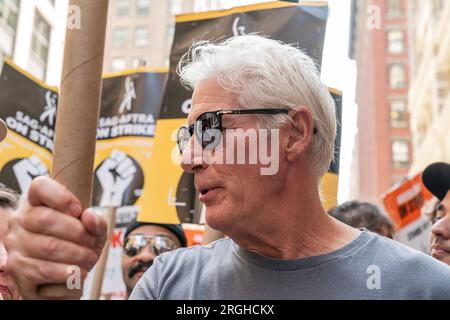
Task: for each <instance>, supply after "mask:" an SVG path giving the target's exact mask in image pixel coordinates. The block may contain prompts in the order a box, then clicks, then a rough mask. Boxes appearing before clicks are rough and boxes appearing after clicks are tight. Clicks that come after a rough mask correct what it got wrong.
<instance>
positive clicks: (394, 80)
mask: <svg viewBox="0 0 450 320" xmlns="http://www.w3.org/2000/svg"><path fill="white" fill-rule="evenodd" d="M389 86H390V88H392V89H402V88H405V87H406V72H405V64H404V63H401V62H396V63H392V64H390V65H389Z"/></svg>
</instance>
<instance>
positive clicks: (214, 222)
mask: <svg viewBox="0 0 450 320" xmlns="http://www.w3.org/2000/svg"><path fill="white" fill-rule="evenodd" d="M231 219H232V218H231V215H230V214H229V213H228V214H227V212H225V210H223V208H222V206H220V205H218V206H210V207H207V208H206V213H205V222H206V224H207V225H208V226H209V227H211V228H213V229H215V230H217V231H222V232H225V231H226V230H227V229H228V228H229V226H230V225H231V223H232V221H231Z"/></svg>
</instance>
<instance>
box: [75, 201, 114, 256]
mask: <svg viewBox="0 0 450 320" xmlns="http://www.w3.org/2000/svg"><path fill="white" fill-rule="evenodd" d="M81 222H82V223H83V226H84V228H85V229H86V230H87V231H88V232H89V233H90V234H91V235H93V236H94V237H95V239H96V241H95V245H94V250H95V251H96V252H97V253H98V254H100V253H101V251H102V249H103V247H104V246H105V242H106V238H107V237H108V235H107V231H108V223H107V222H106V219H105V218H104V217H102V216H100V215H99V214H97V213H95V212H94V211H93V210H92V209H87V210H85V211H84V212H83V214H82V215H81Z"/></svg>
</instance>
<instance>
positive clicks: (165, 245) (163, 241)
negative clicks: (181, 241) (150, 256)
mask: <svg viewBox="0 0 450 320" xmlns="http://www.w3.org/2000/svg"><path fill="white" fill-rule="evenodd" d="M152 247H153V251H154V252H155V255H157V256H159V255H160V254H161V253H164V252H167V251H171V250H174V249H176V248H177V245H176V244H175V242H173V241H172V239H170V238H168V237H164V236H156V237H155V238H154V239H153V242H152Z"/></svg>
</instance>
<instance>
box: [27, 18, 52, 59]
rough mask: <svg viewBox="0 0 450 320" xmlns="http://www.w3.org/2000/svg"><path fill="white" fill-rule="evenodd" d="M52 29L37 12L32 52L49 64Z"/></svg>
mask: <svg viewBox="0 0 450 320" xmlns="http://www.w3.org/2000/svg"><path fill="white" fill-rule="evenodd" d="M50 32H51V27H50V25H49V24H48V23H47V21H46V20H45V19H44V18H43V17H42V15H41V14H40V13H39V12H38V11H36V15H35V18H34V24H33V37H32V40H31V51H32V52H33V53H34V54H35V55H36V56H37V57H38V58H39V59H40V60H41V61H42V62H44V63H47V59H48V49H49V46H50Z"/></svg>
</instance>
